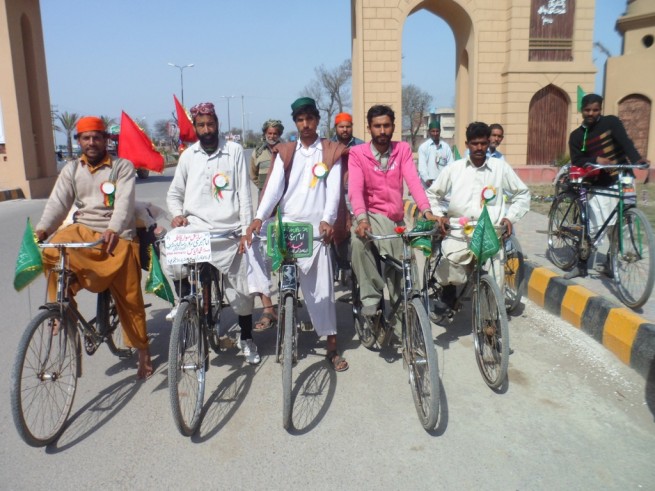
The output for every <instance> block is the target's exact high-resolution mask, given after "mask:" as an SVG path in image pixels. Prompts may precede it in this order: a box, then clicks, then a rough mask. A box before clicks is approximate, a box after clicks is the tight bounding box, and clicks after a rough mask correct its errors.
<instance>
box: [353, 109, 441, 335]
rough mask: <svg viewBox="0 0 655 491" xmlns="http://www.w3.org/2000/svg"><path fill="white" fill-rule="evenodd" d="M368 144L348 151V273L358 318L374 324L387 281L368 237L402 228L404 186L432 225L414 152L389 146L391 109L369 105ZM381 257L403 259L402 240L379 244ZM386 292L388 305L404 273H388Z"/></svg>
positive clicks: (394, 299) (404, 145) (395, 143)
mask: <svg viewBox="0 0 655 491" xmlns="http://www.w3.org/2000/svg"><path fill="white" fill-rule="evenodd" d="M366 119H367V121H368V130H369V132H370V133H371V142H370V143H364V144H362V145H358V146H355V147H352V148H351V149H350V156H349V158H348V166H349V175H348V197H349V198H350V202H351V204H352V208H353V214H354V215H355V223H354V224H353V231H354V233H355V235H356V236H355V237H353V240H352V258H351V260H352V268H353V272H354V273H355V276H356V277H357V281H358V283H359V288H360V297H361V300H362V307H363V308H362V314H363V315H364V316H366V317H368V318H369V319H370V320H371V321H373V322H375V321H376V320H377V319H376V317H377V316H378V315H379V314H380V312H379V309H378V308H379V304H380V300H381V299H382V290H383V289H384V284H385V278H383V277H382V276H381V275H380V273H379V272H378V270H377V266H376V261H375V256H374V254H373V251H372V249H371V248H372V242H371V241H369V240H367V238H366V232H369V233H372V234H375V235H386V234H393V233H395V232H394V228H395V227H397V226H401V225H404V224H405V223H404V221H403V218H404V214H405V210H404V206H403V181H404V182H405V183H406V184H407V187H408V188H409V192H410V194H411V195H412V197H413V198H414V201H415V202H416V204H417V206H418V209H419V210H420V211H421V213H422V215H423V217H424V218H426V219H427V220H436V217H435V216H434V215H433V214H432V212H431V211H430V203H429V202H428V198H427V196H426V195H425V191H424V190H423V186H422V184H421V180H420V178H419V176H418V172H417V171H416V166H415V165H414V160H413V158H412V150H411V148H410V147H409V145H408V144H407V143H405V142H398V141H392V140H391V137H392V136H393V131H394V129H395V125H394V122H395V114H394V112H393V110H392V109H391V108H390V107H389V106H382V105H377V106H372V107H371V108H370V109H369V110H368V114H367V115H366ZM376 245H377V247H378V250H379V252H380V254H381V255H390V256H392V257H395V258H398V259H400V258H402V254H403V247H402V242H401V241H400V239H394V240H383V241H379V242H378V243H377V244H376ZM385 276H386V281H387V287H388V288H389V297H390V300H391V303H392V305H393V304H395V303H396V302H398V301H399V299H400V296H401V294H402V293H401V292H402V280H403V278H402V273H400V272H396V271H387V272H386V274H385ZM396 321H397V319H394V320H392V322H394V332H395V334H396V336H398V338H400V324H399V323H398V322H396Z"/></svg>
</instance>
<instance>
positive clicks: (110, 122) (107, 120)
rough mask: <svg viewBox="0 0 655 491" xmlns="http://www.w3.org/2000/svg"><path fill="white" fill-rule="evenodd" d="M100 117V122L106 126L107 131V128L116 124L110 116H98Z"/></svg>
mask: <svg viewBox="0 0 655 491" xmlns="http://www.w3.org/2000/svg"><path fill="white" fill-rule="evenodd" d="M100 119H102V122H103V124H104V125H105V128H107V131H109V128H111V127H112V126H114V125H115V124H116V120H115V119H114V118H112V117H111V116H100Z"/></svg>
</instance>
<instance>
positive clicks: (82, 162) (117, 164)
mask: <svg viewBox="0 0 655 491" xmlns="http://www.w3.org/2000/svg"><path fill="white" fill-rule="evenodd" d="M108 136H109V135H108V134H107V131H106V128H105V124H104V123H103V121H102V119H100V118H97V117H93V116H87V117H84V118H81V119H80V120H79V121H78V123H77V134H76V135H75V137H76V138H77V141H78V143H79V145H80V148H81V149H82V156H81V157H80V158H78V159H75V160H73V161H72V162H70V163H69V164H68V165H66V167H64V168H63V169H62V171H61V173H60V174H59V177H58V178H57V182H56V183H55V187H54V189H53V190H52V193H51V194H50V198H49V199H48V202H47V203H46V206H45V210H44V211H43V216H42V217H41V220H40V221H39V223H38V224H37V226H36V231H35V233H36V236H37V238H38V240H40V241H43V240H45V239H46V238H47V237H48V235H50V234H51V233H53V232H54V231H55V230H57V228H58V227H59V226H60V225H61V224H62V222H63V221H64V219H65V218H66V216H67V214H68V212H69V210H70V209H71V207H72V206H73V205H76V207H77V211H76V212H75V214H74V218H73V223H72V224H70V225H68V226H66V227H65V228H62V229H61V230H60V231H59V232H56V233H55V234H54V236H53V237H52V240H51V241H52V242H95V241H96V240H98V239H99V238H102V239H103V241H104V243H105V246H104V249H103V250H102V251H98V250H97V249H70V250H69V251H68V254H69V266H70V269H71V270H72V271H74V272H75V277H74V279H73V280H72V281H71V283H70V299H71V302H74V299H73V296H74V295H75V294H76V293H77V292H78V291H79V290H81V289H82V288H84V289H87V290H90V291H92V292H95V293H100V292H103V291H105V290H107V289H109V290H110V291H111V294H112V297H113V298H114V301H115V302H116V310H117V313H118V317H119V319H120V322H121V324H122V325H123V332H124V334H125V342H126V344H127V345H128V346H130V347H132V348H136V349H137V350H138V353H139V368H138V371H137V376H138V377H139V378H142V379H145V378H148V377H150V376H151V375H152V372H153V368H152V363H151V361H150V349H149V347H148V336H147V332H146V313H145V306H144V303H143V293H142V292H141V266H140V263H139V242H138V240H135V238H136V225H135V202H134V195H135V191H134V165H132V162H130V161H129V160H125V159H120V158H113V157H112V156H111V155H109V154H108V153H107V138H108ZM58 256H59V252H58V251H57V250H55V249H45V250H44V252H43V264H44V267H45V269H46V274H47V277H48V298H49V300H50V301H53V300H54V298H55V296H56V288H57V284H56V275H49V274H48V271H49V270H51V269H52V268H53V267H55V266H56V265H57V264H58V259H59V258H58Z"/></svg>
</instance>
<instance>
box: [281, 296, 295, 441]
mask: <svg viewBox="0 0 655 491" xmlns="http://www.w3.org/2000/svg"><path fill="white" fill-rule="evenodd" d="M293 302H294V298H293V295H287V296H286V297H285V298H284V313H283V315H284V323H283V329H284V333H283V335H282V336H281V339H282V399H283V401H282V426H283V427H284V429H285V430H288V429H289V428H290V427H291V420H292V413H293V404H292V401H291V383H292V368H293V353H294V344H295V331H296V315H295V310H294V305H293Z"/></svg>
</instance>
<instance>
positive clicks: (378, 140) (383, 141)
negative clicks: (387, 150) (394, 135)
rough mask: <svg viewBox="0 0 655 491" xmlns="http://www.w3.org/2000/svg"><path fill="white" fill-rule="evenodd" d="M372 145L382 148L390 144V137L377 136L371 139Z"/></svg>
mask: <svg viewBox="0 0 655 491" xmlns="http://www.w3.org/2000/svg"><path fill="white" fill-rule="evenodd" d="M371 139H372V140H373V143H374V144H376V145H380V146H384V145H388V144H389V142H391V136H389V135H378V136H374V137H372V138H371Z"/></svg>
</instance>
